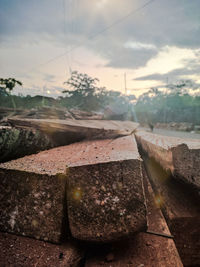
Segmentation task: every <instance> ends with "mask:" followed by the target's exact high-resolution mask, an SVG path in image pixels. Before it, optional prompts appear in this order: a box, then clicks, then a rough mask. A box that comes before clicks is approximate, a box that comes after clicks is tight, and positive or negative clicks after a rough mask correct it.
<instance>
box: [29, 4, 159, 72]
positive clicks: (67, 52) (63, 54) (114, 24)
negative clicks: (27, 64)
mask: <svg viewBox="0 0 200 267" xmlns="http://www.w3.org/2000/svg"><path fill="white" fill-rule="evenodd" d="M154 1H156V0H150V1H148V2H146V3H145V4H144V5H142V6H140V7H138V8H137V9H134V10H132V11H130V12H129V13H128V14H126V15H125V16H123V17H121V18H119V19H118V20H115V21H114V22H113V23H111V24H110V25H108V26H107V27H105V28H104V29H102V30H100V31H99V32H97V33H95V34H93V35H90V36H89V37H88V40H91V39H95V38H96V37H97V36H99V35H101V34H103V33H105V32H106V31H108V30H109V29H111V28H112V27H114V26H116V25H118V24H120V23H122V22H123V21H124V20H126V19H127V18H129V17H130V16H132V15H133V14H135V13H137V12H138V11H141V10H142V9H144V8H145V7H147V6H149V5H150V4H152V3H153V2H154ZM86 43H87V41H86V42H81V43H79V44H77V45H74V46H73V47H72V48H70V49H69V50H68V51H66V52H64V53H62V54H59V55H57V56H55V57H53V58H51V59H49V60H47V61H46V62H44V63H41V64H38V65H37V66H35V67H33V68H31V69H30V70H29V71H28V72H26V73H30V72H32V71H34V70H36V69H38V68H40V67H42V66H45V65H47V64H49V63H51V62H53V61H55V60H57V59H59V58H61V57H63V56H65V55H66V54H69V53H71V52H72V51H73V50H75V49H77V48H79V47H81V46H83V45H85V44H86Z"/></svg>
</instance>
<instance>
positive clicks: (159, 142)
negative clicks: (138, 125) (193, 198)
mask: <svg viewBox="0 0 200 267" xmlns="http://www.w3.org/2000/svg"><path fill="white" fill-rule="evenodd" d="M136 139H137V141H138V143H139V144H140V145H141V147H142V149H143V150H144V151H145V152H146V153H147V154H148V155H149V156H150V157H153V158H154V159H155V160H156V161H157V162H158V163H160V164H161V166H162V167H163V168H164V169H165V170H170V171H171V172H172V174H173V176H174V177H176V178H178V179H182V180H183V181H185V182H187V183H189V184H191V185H193V186H195V187H196V188H198V189H200V140H198V139H182V138H177V137H171V136H170V137H168V136H162V135H157V134H152V133H148V132H142V131H139V132H137V133H136Z"/></svg>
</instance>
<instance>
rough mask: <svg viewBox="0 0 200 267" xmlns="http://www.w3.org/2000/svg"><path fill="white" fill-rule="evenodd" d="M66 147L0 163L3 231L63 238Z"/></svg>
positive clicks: (0, 200)
mask: <svg viewBox="0 0 200 267" xmlns="http://www.w3.org/2000/svg"><path fill="white" fill-rule="evenodd" d="M64 150H65V148H62V149H60V150H59V149H55V150H49V151H44V152H41V153H39V154H36V155H31V156H27V157H24V158H21V159H18V160H13V161H10V162H7V163H3V164H0V214H1V216H0V231H6V232H10V233H15V234H20V235H25V236H31V237H35V238H37V239H42V240H48V241H51V242H56V243H57V242H60V239H61V235H62V228H63V227H64V217H65V216H66V208H65V186H66V179H65V178H66V177H65V176H64V173H65V169H66V165H65V162H63V161H62V156H63V151H64ZM59 159H60V160H59Z"/></svg>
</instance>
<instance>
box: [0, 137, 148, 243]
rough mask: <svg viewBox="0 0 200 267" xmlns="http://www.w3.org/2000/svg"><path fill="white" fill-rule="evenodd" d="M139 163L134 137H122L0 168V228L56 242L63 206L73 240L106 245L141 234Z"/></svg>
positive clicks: (142, 212)
mask: <svg viewBox="0 0 200 267" xmlns="http://www.w3.org/2000/svg"><path fill="white" fill-rule="evenodd" d="M141 162H142V161H141V158H140V156H139V154H138V151H137V146H136V142H135V139H134V137H133V136H127V137H122V138H116V139H114V140H112V139H107V140H98V141H87V142H83V143H75V144H72V145H69V146H64V147H59V148H54V149H51V150H47V151H43V152H41V153H38V154H36V155H31V156H26V157H24V158H21V159H18V160H15V161H10V162H7V163H4V164H0V186H1V191H0V197H1V202H0V212H1V218H0V230H1V231H7V232H11V233H16V234H20V235H26V236H32V237H35V238H38V239H42V240H48V241H51V242H59V241H60V238H61V236H62V233H63V232H62V231H63V226H64V222H63V221H64V216H66V215H67V212H66V211H65V205H66V203H67V206H68V218H69V223H70V229H71V232H72V235H73V236H74V237H76V238H79V239H82V240H90V241H110V240H116V239H120V238H123V237H125V236H128V235H131V234H133V233H135V232H137V231H140V230H143V229H145V226H146V208H145V203H144V194H143V184H142V172H141ZM67 166H68V168H67ZM66 169H67V172H66ZM66 181H67V201H66V197H65V186H66Z"/></svg>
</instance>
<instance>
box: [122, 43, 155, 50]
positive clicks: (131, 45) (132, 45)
mask: <svg viewBox="0 0 200 267" xmlns="http://www.w3.org/2000/svg"><path fill="white" fill-rule="evenodd" d="M124 47H125V48H131V49H134V50H143V49H145V50H154V49H156V46H155V45H153V44H144V43H140V42H133V41H128V42H126V43H125V44H124Z"/></svg>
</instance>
